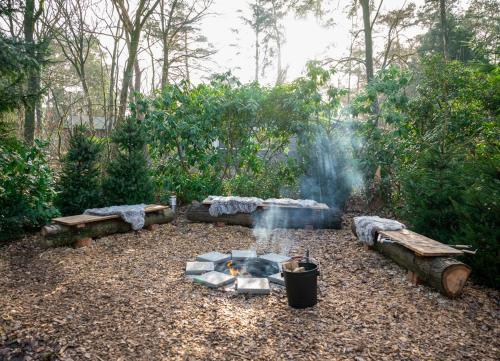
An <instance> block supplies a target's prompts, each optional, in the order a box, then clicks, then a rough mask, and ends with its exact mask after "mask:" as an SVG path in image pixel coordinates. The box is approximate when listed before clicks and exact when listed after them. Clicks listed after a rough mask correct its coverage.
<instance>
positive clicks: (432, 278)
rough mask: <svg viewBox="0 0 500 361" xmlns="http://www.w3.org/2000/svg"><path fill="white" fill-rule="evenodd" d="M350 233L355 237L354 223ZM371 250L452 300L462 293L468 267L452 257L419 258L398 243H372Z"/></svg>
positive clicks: (467, 274) (468, 270) (467, 275)
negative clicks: (410, 272)
mask: <svg viewBox="0 0 500 361" xmlns="http://www.w3.org/2000/svg"><path fill="white" fill-rule="evenodd" d="M351 229H352V232H353V233H354V235H355V236H356V237H357V234H356V228H355V226H354V223H353V225H352V228H351ZM373 249H375V250H377V251H379V252H380V253H382V254H383V255H385V256H387V257H389V258H391V259H392V260H393V261H394V262H396V263H397V264H398V265H400V266H401V267H404V268H406V269H407V270H410V271H413V272H414V273H415V274H416V275H417V276H418V277H419V278H420V279H421V280H422V281H423V282H424V283H426V284H427V285H429V286H431V287H433V288H435V289H437V290H438V291H440V292H441V293H442V294H443V295H445V296H447V297H450V298H454V297H457V296H459V295H460V294H461V293H462V290H463V288H464V285H465V283H466V282H467V279H468V278H469V275H470V272H471V270H470V267H469V266H467V265H466V264H464V263H462V262H460V261H458V260H456V259H455V258H452V257H420V256H417V255H416V254H415V253H414V252H413V251H411V250H409V249H407V248H405V247H403V246H402V245H400V244H398V243H387V242H383V243H382V242H376V241H375V242H374V245H373Z"/></svg>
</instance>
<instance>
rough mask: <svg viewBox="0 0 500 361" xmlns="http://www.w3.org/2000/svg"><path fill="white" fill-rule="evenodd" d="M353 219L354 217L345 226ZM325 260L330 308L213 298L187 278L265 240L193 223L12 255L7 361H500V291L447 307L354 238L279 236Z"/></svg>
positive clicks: (13, 248) (3, 295)
mask: <svg viewBox="0 0 500 361" xmlns="http://www.w3.org/2000/svg"><path fill="white" fill-rule="evenodd" d="M346 222H347V223H348V222H349V219H346ZM274 239H275V242H273V243H271V244H267V245H266V244H257V250H258V252H259V253H262V252H266V251H277V250H279V248H280V247H279V244H280V242H282V241H285V242H289V243H290V244H291V254H292V255H297V254H303V253H304V251H305V249H306V248H308V249H309V250H310V252H311V256H313V257H316V258H317V259H318V260H319V261H320V263H321V278H320V283H319V288H320V290H319V303H318V305H317V306H316V307H314V308H311V309H306V310H294V309H291V308H289V307H288V306H287V302H286V295H285V292H284V290H283V289H277V290H274V291H273V292H272V294H271V295H269V296H253V297H249V296H243V295H236V294H235V293H234V292H224V291H218V290H210V289H208V288H205V287H203V286H200V285H197V284H194V283H192V282H191V281H190V280H188V279H186V277H185V276H184V271H183V269H184V266H185V262H186V261H188V260H192V259H194V257H195V256H196V255H197V254H200V253H204V252H208V251H221V252H227V251H230V250H231V249H244V248H248V247H252V246H254V245H255V244H256V242H255V238H254V237H253V235H252V230H251V229H248V228H244V227H237V226H226V227H214V226H213V225H208V224H196V223H187V222H185V221H183V220H181V219H179V220H178V221H177V223H176V224H167V225H162V226H160V227H159V228H158V229H156V230H154V231H140V232H136V233H134V232H132V233H128V234H119V235H113V236H110V237H105V238H101V239H98V240H96V241H95V242H94V244H93V245H92V246H91V247H87V248H81V249H71V248H57V249H48V250H44V249H42V248H40V247H39V246H38V245H37V238H36V237H30V238H26V239H24V240H22V241H18V242H14V243H12V244H10V245H7V246H3V247H2V248H0V360H58V359H61V360H214V359H222V360H225V359H228V360H233V359H249V360H267V361H269V360H337V359H339V360H341V359H346V360H357V361H362V360H459V359H470V360H497V359H499V358H500V342H499V322H498V320H499V313H498V311H499V307H498V306H499V295H498V293H497V292H496V291H494V290H491V289H486V288H481V287H479V286H476V285H474V284H472V283H471V282H469V284H468V285H467V286H466V287H465V291H464V294H463V296H462V297H460V298H459V299H455V300H450V299H447V298H445V297H443V296H441V295H440V294H439V293H437V292H435V291H433V290H431V289H430V288H428V287H426V286H418V287H415V286H411V285H409V284H408V282H407V280H406V272H405V271H404V270H403V269H401V268H399V267H398V266H397V265H395V264H394V263H393V262H391V261H390V260H388V259H386V258H384V257H383V256H382V255H380V254H378V253H376V252H374V251H365V250H363V248H362V246H361V245H360V244H359V243H358V242H356V241H355V239H354V237H353V236H352V235H351V233H350V231H349V227H348V225H347V224H346V226H345V227H344V229H343V230H340V231H337V230H276V231H275V232H274Z"/></svg>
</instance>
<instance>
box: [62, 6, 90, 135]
mask: <svg viewBox="0 0 500 361" xmlns="http://www.w3.org/2000/svg"><path fill="white" fill-rule="evenodd" d="M91 5H92V4H91V3H90V2H88V1H87V0H80V1H66V0H57V6H58V7H59V9H60V14H61V16H60V18H59V22H58V25H59V26H58V29H57V31H56V33H55V39H56V41H57V42H58V43H59V45H60V47H61V51H62V53H63V54H64V56H65V58H66V59H67V60H68V61H69V62H70V63H71V65H72V66H73V68H74V70H75V72H76V74H77V75H78V78H79V80H80V83H81V86H82V89H83V94H84V96H85V99H86V103H87V115H88V118H89V125H90V127H91V128H93V127H94V120H93V102H92V99H91V96H90V91H89V85H88V79H87V71H86V63H87V60H88V57H89V54H90V50H91V48H92V47H93V46H96V45H97V39H96V37H95V36H94V31H95V28H89V27H88V24H87V23H86V19H87V18H88V16H89V14H90V11H89V7H90V6H91Z"/></svg>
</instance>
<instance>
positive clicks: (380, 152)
mask: <svg viewBox="0 0 500 361" xmlns="http://www.w3.org/2000/svg"><path fill="white" fill-rule="evenodd" d="M404 78H406V76H404V75H403V74H401V73H395V77H394V78H392V77H389V78H387V77H386V75H384V74H380V75H379V77H378V80H376V81H375V82H374V84H371V85H370V86H369V87H368V88H367V91H366V92H365V93H364V94H363V95H362V96H361V97H360V98H359V99H357V103H356V102H355V105H358V107H357V108H355V109H357V110H360V111H361V112H364V111H366V108H363V107H362V105H363V104H364V98H365V97H367V96H368V95H369V93H370V92H371V91H373V90H374V89H375V93H376V94H377V96H378V97H379V99H383V101H382V102H381V104H382V107H381V109H382V111H381V114H379V115H375V116H373V115H372V116H370V117H369V118H368V119H369V121H368V122H365V123H364V124H362V125H360V126H359V130H360V131H361V132H362V134H363V135H364V137H365V146H364V148H363V149H362V154H361V156H362V157H363V158H364V162H365V166H366V169H369V171H368V172H369V173H370V172H372V171H374V169H375V168H376V167H377V166H379V165H380V166H381V167H382V169H383V173H382V176H383V178H384V179H385V180H386V185H387V187H388V190H389V191H388V192H387V193H385V196H386V197H392V201H393V205H394V206H395V210H396V211H397V212H398V214H399V215H400V216H401V217H402V218H403V219H405V220H407V221H408V223H409V225H410V226H412V227H413V228H414V229H415V230H416V231H417V232H421V233H423V234H425V235H428V236H430V237H433V238H436V239H437V240H439V241H442V242H445V243H451V244H471V245H473V246H474V247H477V248H478V250H479V251H478V253H477V254H476V255H475V256H474V257H468V259H467V260H466V261H467V262H468V263H469V264H470V265H471V266H472V267H473V270H474V273H473V275H474V276H475V277H476V279H478V280H480V281H482V282H484V283H486V284H488V285H491V286H495V287H497V288H498V287H499V286H500V278H499V276H498V275H499V274H500V269H499V268H500V261H499V258H498V254H499V252H500V247H499V244H498V238H499V231H498V230H499V226H500V225H499V224H498V214H500V209H499V205H498V199H500V179H499V174H498V171H499V169H500V156H499V154H500V152H499V150H500V149H499V148H500V144H499V141H498V134H499V133H500V127H499V124H500V122H499V119H498V109H499V107H498V106H499V101H498V86H499V79H500V77H499V69H498V67H482V68H477V67H474V66H466V65H464V64H462V63H459V62H445V61H443V60H442V59H440V58H432V59H430V60H425V61H424V62H423V68H422V71H421V72H420V73H418V74H416V75H415V77H414V79H415V80H417V81H418V82H416V84H413V83H410V84H408V83H407V81H406V80H403V81H402V82H401V80H402V79H404ZM398 79H399V80H398ZM393 80H397V81H396V84H399V85H400V86H396V87H391V86H390V85H391V84H393V83H394V82H393ZM415 85H416V87H415ZM391 89H392V90H391ZM413 89H414V90H413ZM412 91H415V94H414V95H413V96H412V97H411V98H410V99H408V98H406V94H407V93H408V92H412ZM405 98H406V99H405ZM399 99H405V100H402V101H400V100H399ZM360 104H361V106H359V105H360ZM386 110H387V112H386Z"/></svg>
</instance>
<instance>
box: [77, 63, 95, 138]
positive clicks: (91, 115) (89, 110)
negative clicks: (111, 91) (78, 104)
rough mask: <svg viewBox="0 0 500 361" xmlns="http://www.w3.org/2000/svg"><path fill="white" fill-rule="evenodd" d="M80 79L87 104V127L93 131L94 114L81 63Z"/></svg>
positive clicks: (83, 66) (83, 67)
mask: <svg viewBox="0 0 500 361" xmlns="http://www.w3.org/2000/svg"><path fill="white" fill-rule="evenodd" d="M80 74H81V79H80V82H81V83H82V88H83V94H84V95H85V100H86V102H87V116H88V117H89V127H90V130H91V131H92V132H93V131H94V112H93V111H92V99H91V98H90V91H89V87H88V84H87V79H86V76H85V65H84V64H83V63H81V73H80Z"/></svg>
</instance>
